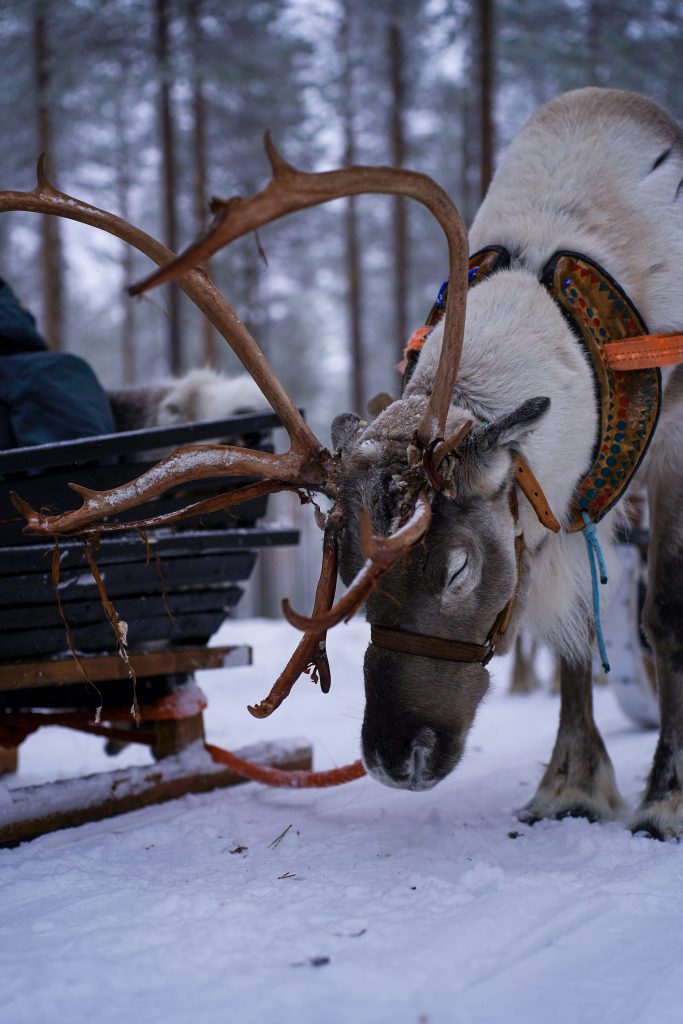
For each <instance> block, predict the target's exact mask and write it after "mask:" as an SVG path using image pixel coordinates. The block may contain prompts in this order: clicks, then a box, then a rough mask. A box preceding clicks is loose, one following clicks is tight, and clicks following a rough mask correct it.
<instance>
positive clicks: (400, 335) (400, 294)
mask: <svg viewBox="0 0 683 1024" xmlns="http://www.w3.org/2000/svg"><path fill="white" fill-rule="evenodd" d="M403 59H404V57H403V34H402V32H401V29H400V27H399V26H398V25H397V24H393V25H390V26H389V74H390V80H391V130H390V135H391V162H392V165H393V166H394V167H403V164H404V162H405V124H404V121H405V88H404V82H403ZM392 202H393V240H394V288H393V292H394V325H395V326H394V336H395V339H396V342H395V344H396V352H397V354H398V359H399V360H400V359H402V358H403V349H404V346H405V344H406V342H407V340H408V311H407V295H408V241H407V219H406V218H407V211H406V201H405V199H404V198H403V197H402V196H395V197H394V198H393V200H392Z"/></svg>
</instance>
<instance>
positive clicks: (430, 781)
mask: <svg viewBox="0 0 683 1024" xmlns="http://www.w3.org/2000/svg"><path fill="white" fill-rule="evenodd" d="M435 746H436V733H435V732H434V730H433V729H429V728H426V727H425V728H423V729H420V731H419V733H418V734H417V736H416V737H415V739H414V740H413V743H412V747H411V750H410V753H409V755H408V764H407V779H406V783H405V785H406V788H407V789H412V790H420V789H431V788H432V786H434V785H435V784H436V782H437V780H436V779H435V778H434V774H433V771H432V754H433V753H434V748H435Z"/></svg>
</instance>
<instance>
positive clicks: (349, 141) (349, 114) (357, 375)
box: [339, 2, 367, 416]
mask: <svg viewBox="0 0 683 1024" xmlns="http://www.w3.org/2000/svg"><path fill="white" fill-rule="evenodd" d="M349 19H350V10H349V4H348V2H346V3H345V4H344V8H343V16H342V20H341V22H340V25H339V44H340V45H339V49H340V52H341V55H342V110H343V114H342V117H343V124H342V128H343V133H344V166H345V167H351V165H352V164H354V163H355V162H356V128H355V108H354V93H353V68H352V66H351V48H350V44H349ZM358 227H359V225H358V197H357V196H350V197H349V198H348V199H347V200H346V210H345V212H344V244H345V263H346V294H347V308H348V318H349V319H348V323H349V348H350V351H351V380H352V389H351V402H352V408H353V410H354V411H355V412H356V413H358V415H359V416H362V415H363V414H364V412H365V406H366V402H367V396H366V390H365V347H364V343H363V312H362V311H363V275H362V271H361V256H360V237H359V230H358Z"/></svg>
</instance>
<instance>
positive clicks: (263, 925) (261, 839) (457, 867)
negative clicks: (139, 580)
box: [0, 620, 683, 1024]
mask: <svg viewBox="0 0 683 1024" xmlns="http://www.w3.org/2000/svg"><path fill="white" fill-rule="evenodd" d="M366 637H367V632H366V626H365V625H364V624H363V623H361V622H353V623H351V624H350V625H349V626H346V627H339V628H338V629H337V630H335V631H334V632H333V634H332V635H331V637H330V652H331V660H332V665H333V684H332V691H331V693H330V694H328V695H327V696H323V695H322V694H320V693H319V691H318V690H317V688H314V687H313V686H312V685H311V683H310V682H309V681H308V680H305V679H304V680H302V681H301V682H300V683H299V684H298V688H297V690H296V691H295V693H294V694H293V695H292V697H290V699H289V701H288V702H287V703H286V704H285V705H284V706H283V707H282V708H281V709H280V711H279V712H277V713H276V714H275V715H274V716H273V717H272V718H271V719H270V720H267V721H264V722H259V721H256V720H254V719H253V718H251V716H250V715H249V714H248V713H247V712H246V710H245V706H246V704H247V703H253V702H254V701H256V700H259V699H260V698H262V697H263V696H264V695H265V694H266V692H267V691H268V689H269V686H270V683H271V682H272V680H273V678H274V677H275V675H276V674H277V672H278V670H279V669H280V668H281V666H282V665H283V664H284V662H285V660H286V658H287V656H288V654H289V652H290V650H291V649H293V646H294V644H295V643H296V640H297V635H296V634H295V633H294V632H293V631H292V630H291V629H290V628H289V627H288V626H287V625H285V624H282V623H274V622H269V621H265V620H252V621H246V622H244V621H242V622H239V621H238V622H231V623H227V624H226V625H225V626H224V627H223V629H222V630H221V632H220V633H219V634H218V636H217V637H216V640H215V642H231V641H232V642H248V643H252V644H253V645H254V648H255V654H256V659H255V665H254V666H253V667H251V668H248V669H247V668H245V669H233V670H229V671H225V672H221V673H212V674H205V675H204V676H203V678H201V679H200V682H201V685H202V686H203V688H204V689H205V691H206V692H207V693H208V695H209V698H210V707H209V710H208V713H207V725H208V738H209V739H210V740H211V741H213V742H215V743H218V744H221V745H227V746H230V747H233V748H235V747H240V746H243V745H245V744H246V743H250V742H252V741H254V740H260V739H271V738H275V737H278V736H281V737H291V736H295V735H296V736H306V737H308V738H309V739H310V740H311V741H312V742H313V744H314V749H315V763H316V767H330V766H332V765H335V764H343V763H346V762H347V761H350V760H353V759H354V758H355V757H356V756H357V753H358V734H359V730H360V724H361V718H362V705H363V698H362V683H361V671H360V667H361V662H362V651H363V647H364V644H365V640H366ZM505 679H506V665H505V663H502V664H501V665H500V666H499V668H498V671H497V685H496V686H495V687H494V689H493V691H492V692H491V694H490V696H489V697H488V699H487V701H486V704H485V706H484V707H483V708H482V709H481V712H480V714H479V717H478V720H477V723H476V725H475V728H474V731H473V733H472V736H471V740H470V744H469V749H468V751H467V755H466V757H465V759H464V762H463V763H462V764H461V765H460V766H459V767H458V769H457V770H456V772H455V773H454V774H453V776H452V777H450V778H449V779H447V780H446V781H445V782H444V783H442V784H441V785H440V786H438V787H437V788H436V789H434V790H432V791H430V792H427V793H404V792H400V791H397V790H391V789H387V788H384V787H382V786H380V785H378V784H377V783H376V782H373V781H370V780H368V779H367V778H366V779H362V780H360V781H358V782H354V783H352V784H351V785H347V786H344V787H341V788H340V789H336V790H323V791H318V792H314V791H309V792H302V791H294V792H291V791H283V790H268V789H264V788H261V787H259V786H256V785H253V784H249V785H244V786H241V787H236V788H233V789H228V790H221V791H218V792H216V793H213V794H207V795H203V796H188V797H185V798H184V799H182V800H178V801H175V802H173V803H169V804H165V805H161V806H158V807H154V808H150V809H147V810H143V811H138V812H136V813H134V814H128V815H125V816H121V817H119V818H114V819H110V820H108V821H105V822H100V823H97V824H93V825H86V826H84V827H82V828H79V829H74V830H70V831H66V832H62V833H55V834H53V835H49V836H45V837H43V838H41V839H38V840H36V841H34V842H32V843H28V844H24V845H22V846H20V847H18V848H16V849H12V850H2V851H0V884H1V885H2V903H1V904H0V905H1V907H2V911H1V913H0V976H1V977H2V1000H1V1002H0V1020H2V1021H3V1022H5V1021H6V1022H7V1024H10V1022H11V1024H48V1022H49V1024H56V1022H59V1024H62V1022H68V1024H81V1022H83V1024H85V1022H88V1024H91V1022H97V1024H108V1022H112V1024H114V1022H116V1024H121V1022H122V1021H128V1022H132V1024H137V1022H144V1024H156V1022H159V1024H161V1022H164V1024H184V1022H192V1024H195V1022H196V1024H227V1022H234V1024H252V1022H253V1024H264V1022H273V1024H309V1022H311V1024H318V1022H321V1024H322V1022H324V1024H347V1022H354V1024H366V1022H367V1024H375V1022H376V1024H442V1022H443V1024H479V1022H481V1024H498V1022H517V1021H519V1022H524V1024H536V1022H539V1024H540V1022H543V1024H546V1022H549V1024H575V1022H576V1024H578V1022H581V1024H592V1022H595V1024H597V1022H600V1024H629V1022H635V1021H639V1022H640V1021H642V1022H650V1021H656V1022H657V1024H669V1022H671V1024H674V1022H676V1024H679V1022H680V1021H681V1020H683V848H682V847H681V846H679V845H676V844H673V843H666V844H663V843H657V842H654V841H651V840H648V839H645V838H633V837H632V836H631V835H630V834H629V833H628V832H627V831H626V830H625V829H624V828H623V826H622V825H620V824H610V825H590V824H588V823H587V822H585V821H580V820H567V821H562V822H544V823H541V824H538V825H536V826H534V827H533V828H530V827H528V826H525V825H520V824H519V822H517V820H516V819H515V817H514V808H515V807H519V806H520V805H521V804H523V803H525V802H526V800H527V799H528V798H529V797H530V796H531V794H532V792H533V790H534V787H535V784H536V782H537V780H538V777H539V775H540V771H541V764H542V762H543V761H544V760H546V759H547V758H548V756H549V753H550V749H551V746H552V742H553V738H554V732H555V726H556V720H557V711H558V699H557V698H556V697H551V696H549V695H548V694H547V693H538V694H534V695H532V696H525V697H511V696H509V695H507V694H506V692H505V685H504V683H505ZM596 710H597V718H598V722H599V725H600V728H601V730H602V733H603V736H604V738H605V740H606V743H607V746H608V748H609V750H610V753H611V755H612V758H613V760H614V764H615V768H616V771H617V776H618V779H619V783H620V786H621V790H622V794H623V795H624V796H625V797H626V799H627V800H628V801H629V802H630V804H631V805H634V804H635V801H636V799H637V795H638V792H639V790H640V789H641V787H642V785H643V782H644V777H645V774H646V771H647V768H648V764H649V760H650V757H651V755H652V750H653V747H654V741H655V737H654V734H653V733H646V732H639V731H637V730H636V729H635V727H633V726H632V725H631V724H629V722H628V721H627V720H626V719H625V718H624V717H623V715H622V713H621V711H620V710H619V709H618V708H617V706H616V703H615V701H614V698H613V695H612V694H611V693H610V692H609V690H605V689H599V690H598V692H597V693H596ZM100 746H101V741H96V740H94V739H91V738H89V737H85V736H81V735H79V734H76V733H67V732H63V731H61V730H57V729H46V730H43V732H42V733H39V734H37V735H35V736H33V737H31V738H30V739H29V740H28V741H27V743H26V745H25V747H24V748H23V750H22V768H21V774H20V776H19V778H18V780H17V781H18V782H20V783H22V784H23V783H26V782H34V781H42V780H43V779H46V778H51V777H55V776H56V774H57V772H56V770H55V769H56V766H57V765H59V773H60V774H62V775H69V774H77V773H79V772H83V771H93V770H99V769H100V768H107V769H108V768H111V767H112V766H113V765H114V764H115V762H114V763H112V762H111V761H110V760H108V759H105V757H104V755H103V754H102V752H101V749H100ZM147 756H148V755H147V754H146V753H145V751H144V750H142V749H132V750H131V751H130V752H129V751H127V752H125V753H124V755H122V758H123V760H121V761H120V762H119V763H120V764H124V763H125V764H129V763H143V762H144V761H145V759H146V758H147ZM283 833H285V834H284V835H282V834H283ZM279 836H282V838H281V840H280V841H279V842H277V843H274V842H273V841H274V840H276V839H277V837H279Z"/></svg>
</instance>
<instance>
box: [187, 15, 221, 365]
mask: <svg viewBox="0 0 683 1024" xmlns="http://www.w3.org/2000/svg"><path fill="white" fill-rule="evenodd" d="M201 6H202V0H190V3H189V4H188V8H187V20H188V25H189V28H190V38H191V45H192V65H193V78H192V118H193V123H192V136H193V147H192V148H193V156H194V216H195V225H196V232H197V235H199V234H200V232H202V231H203V230H204V229H205V228H206V219H207V211H208V202H207V191H208V189H207V183H208V172H207V144H206V121H207V113H206V96H205V95H204V78H203V72H202V27H201V21H200V18H201ZM204 269H205V270H208V269H209V264H208V261H207V262H206V263H205V264H204ZM201 337H202V355H203V359H204V362H205V363H206V364H207V365H208V366H215V365H216V332H215V330H214V329H213V326H212V324H211V323H210V322H209V320H208V319H207V318H206V317H205V316H203V317H202V318H201Z"/></svg>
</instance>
